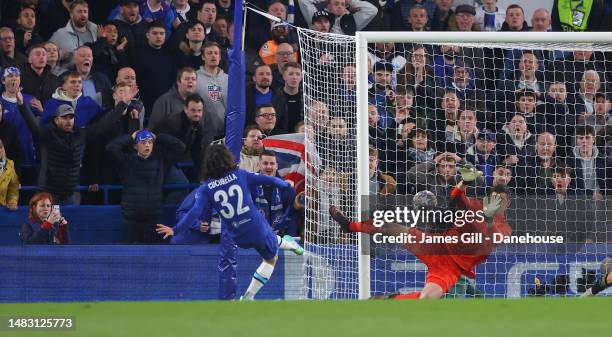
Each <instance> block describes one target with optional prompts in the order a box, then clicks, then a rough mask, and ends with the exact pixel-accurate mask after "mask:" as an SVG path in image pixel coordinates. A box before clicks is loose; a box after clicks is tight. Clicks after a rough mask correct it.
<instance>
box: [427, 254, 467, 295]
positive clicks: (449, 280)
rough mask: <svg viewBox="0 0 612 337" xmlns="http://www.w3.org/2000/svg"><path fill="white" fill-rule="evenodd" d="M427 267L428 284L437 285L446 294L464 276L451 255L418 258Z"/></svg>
mask: <svg viewBox="0 0 612 337" xmlns="http://www.w3.org/2000/svg"><path fill="white" fill-rule="evenodd" d="M417 257H418V258H419V260H421V261H422V262H423V263H425V265H426V266H427V277H426V279H425V282H426V283H435V284H437V285H438V286H440V288H442V291H443V292H444V293H446V292H447V291H448V290H449V289H450V288H452V287H453V286H454V285H455V283H457V281H459V278H460V277H461V275H462V274H463V271H462V270H461V268H459V266H457V264H456V263H455V261H453V259H452V257H451V256H450V255H419V256H417Z"/></svg>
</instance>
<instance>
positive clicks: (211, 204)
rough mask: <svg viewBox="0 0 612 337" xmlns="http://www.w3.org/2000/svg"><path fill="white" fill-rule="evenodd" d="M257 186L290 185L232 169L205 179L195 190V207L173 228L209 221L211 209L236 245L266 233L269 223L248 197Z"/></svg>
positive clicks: (278, 180)
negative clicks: (213, 177)
mask: <svg viewBox="0 0 612 337" xmlns="http://www.w3.org/2000/svg"><path fill="white" fill-rule="evenodd" d="M258 185H276V186H278V187H281V188H288V187H290V186H291V185H290V184H289V183H288V182H286V181H284V180H282V179H279V178H276V177H269V176H265V175H261V174H257V173H250V172H247V171H244V170H242V169H235V170H233V171H231V172H229V173H228V174H226V175H225V176H223V177H221V178H218V179H208V180H206V181H205V182H204V183H203V184H202V185H201V186H200V187H198V189H197V192H196V193H195V204H194V205H193V207H192V208H191V209H190V210H189V212H187V214H186V215H185V216H184V217H183V219H182V220H181V221H180V222H179V223H178V224H177V225H176V227H180V226H182V225H183V222H185V223H186V224H191V223H193V222H194V221H196V220H198V218H200V219H202V220H203V221H210V218H211V216H212V211H213V210H215V211H216V212H217V213H218V214H219V215H220V216H221V219H222V223H223V225H224V226H227V229H228V230H229V231H230V234H231V236H232V237H233V238H234V239H235V240H236V243H237V244H238V245H240V244H241V242H243V243H246V242H250V241H251V240H250V239H255V238H258V237H260V235H259V234H260V233H262V232H264V231H267V230H268V229H269V228H270V224H269V223H268V222H267V221H266V219H265V218H264V216H263V215H262V214H261V212H259V210H258V208H257V206H255V203H254V202H253V198H252V197H251V190H253V189H254V188H255V187H256V186H258Z"/></svg>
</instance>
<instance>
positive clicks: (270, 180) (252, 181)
mask: <svg viewBox="0 0 612 337" xmlns="http://www.w3.org/2000/svg"><path fill="white" fill-rule="evenodd" d="M246 178H247V183H248V184H249V187H253V186H259V185H276V186H278V187H280V188H290V187H292V185H291V183H289V182H287V181H285V180H283V179H280V178H276V177H270V176H266V175H263V174H257V173H250V172H246Z"/></svg>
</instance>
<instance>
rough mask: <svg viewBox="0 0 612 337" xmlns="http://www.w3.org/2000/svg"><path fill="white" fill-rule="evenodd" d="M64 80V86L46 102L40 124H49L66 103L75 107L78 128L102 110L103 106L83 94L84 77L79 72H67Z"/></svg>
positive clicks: (75, 123)
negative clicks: (58, 109) (60, 107)
mask: <svg viewBox="0 0 612 337" xmlns="http://www.w3.org/2000/svg"><path fill="white" fill-rule="evenodd" d="M62 82H63V83H62V86H61V87H59V88H57V90H56V91H55V93H54V94H53V95H51V99H50V100H48V101H46V102H45V105H44V106H43V113H42V115H41V116H40V125H46V124H48V123H49V122H50V120H51V119H52V118H53V117H54V113H55V111H56V110H57V108H58V107H59V106H60V105H64V104H67V105H70V106H71V107H72V108H73V109H74V111H75V114H76V116H75V121H74V125H75V127H76V128H82V127H84V126H86V125H89V124H90V123H91V122H92V121H93V120H95V117H96V116H97V115H98V114H99V113H101V112H102V108H101V107H100V106H99V105H98V104H97V103H96V102H95V101H94V100H93V99H92V98H91V97H88V96H85V95H83V79H82V77H81V75H80V74H79V73H78V72H76V71H74V72H68V73H65V74H64V76H63V77H62Z"/></svg>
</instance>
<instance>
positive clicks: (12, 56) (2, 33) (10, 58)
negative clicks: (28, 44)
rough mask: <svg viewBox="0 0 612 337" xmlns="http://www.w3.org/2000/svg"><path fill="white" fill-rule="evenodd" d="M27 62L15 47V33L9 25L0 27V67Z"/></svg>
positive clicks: (19, 65)
mask: <svg viewBox="0 0 612 337" xmlns="http://www.w3.org/2000/svg"><path fill="white" fill-rule="evenodd" d="M27 62H28V60H27V59H26V57H25V56H24V55H23V54H21V53H20V52H19V51H17V49H15V34H14V33H13V30H12V29H10V28H9V27H2V28H0V67H7V66H17V67H21V66H23V65H25V64H26V63H27Z"/></svg>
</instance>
